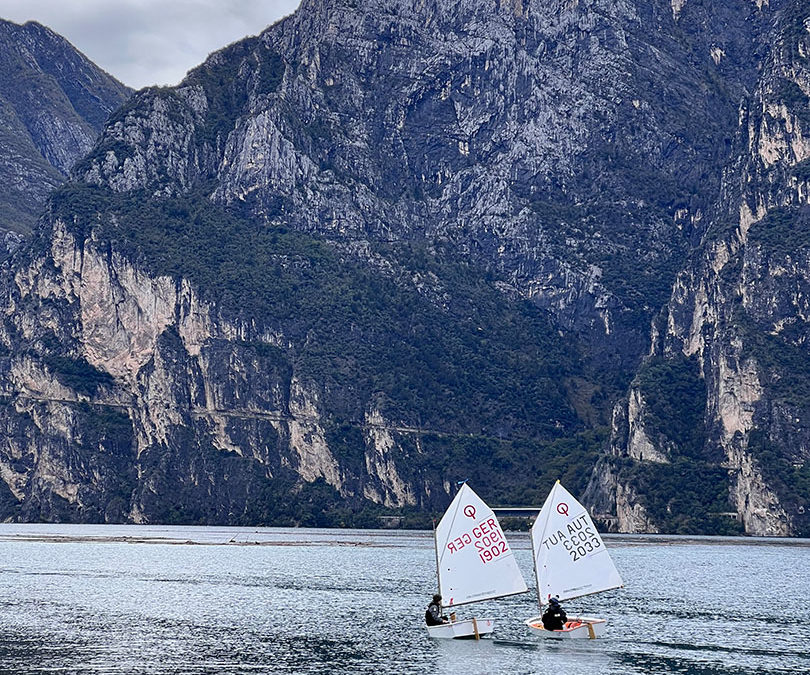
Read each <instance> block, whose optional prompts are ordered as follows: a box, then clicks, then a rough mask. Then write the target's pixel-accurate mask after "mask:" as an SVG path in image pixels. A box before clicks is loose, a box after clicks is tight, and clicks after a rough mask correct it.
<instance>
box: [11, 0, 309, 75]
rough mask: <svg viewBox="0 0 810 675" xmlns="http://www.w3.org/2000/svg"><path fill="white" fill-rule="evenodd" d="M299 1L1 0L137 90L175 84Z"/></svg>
mask: <svg viewBox="0 0 810 675" xmlns="http://www.w3.org/2000/svg"><path fill="white" fill-rule="evenodd" d="M298 4H299V1H298V0H171V1H167V0H3V1H2V3H0V17H2V18H4V19H8V20H9V21H14V22H16V23H24V22H26V21H29V20H33V21H38V22H39V23H41V24H43V25H45V26H48V28H51V29H52V30H54V31H56V32H57V33H59V34H60V35H62V36H64V37H65V38H67V39H68V40H69V41H70V42H71V43H72V44H73V45H74V46H75V47H76V48H77V49H79V51H81V52H82V53H84V54H85V55H86V56H87V57H88V58H89V59H90V60H91V61H93V62H94V63H95V64H96V65H98V66H100V67H101V68H103V69H104V70H106V71H107V72H108V73H110V74H111V75H113V76H115V77H117V78H118V79H119V80H121V81H122V82H123V83H124V84H127V85H129V86H130V87H134V88H136V89H139V88H141V87H144V86H148V85H152V84H162V85H174V84H177V83H178V82H179V81H180V80H181V79H182V78H183V76H184V75H185V74H186V72H187V71H188V70H190V69H191V68H193V67H195V66H197V65H199V64H200V63H202V62H203V61H204V60H205V58H206V56H208V54H210V53H211V52H213V51H216V50H217V49H220V48H221V47H224V46H225V45H228V44H230V43H231V42H235V41H236V40H240V39H241V38H243V37H246V36H247V35H257V34H258V33H260V32H261V31H262V30H264V29H265V28H266V27H267V26H269V25H271V24H273V23H275V22H276V21H278V19H280V18H282V17H283V16H286V15H288V14H291V13H292V12H294V11H295V9H296V8H297V6H298Z"/></svg>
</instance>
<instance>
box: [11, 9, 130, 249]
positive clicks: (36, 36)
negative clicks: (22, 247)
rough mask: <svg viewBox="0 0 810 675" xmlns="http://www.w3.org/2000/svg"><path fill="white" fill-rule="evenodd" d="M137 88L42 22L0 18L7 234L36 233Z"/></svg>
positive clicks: (17, 238)
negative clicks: (54, 194)
mask: <svg viewBox="0 0 810 675" xmlns="http://www.w3.org/2000/svg"><path fill="white" fill-rule="evenodd" d="M130 94H131V90H130V89H128V88H127V87H125V86H124V85H122V84H121V83H120V82H118V81H117V80H115V79H114V78H112V77H110V76H109V75H108V74H107V73H105V72H104V71H102V70H101V69H100V68H98V67H97V66H96V65H94V64H93V63H91V62H90V61H88V60H87V58H86V57H85V56H83V55H82V54H81V53H79V52H78V51H76V49H75V48H74V47H73V46H72V45H71V44H70V43H69V42H67V41H66V40H65V39H64V38H63V37H61V36H59V35H57V34H56V33H54V32H53V31H51V30H50V29H48V28H45V27H44V26H41V25H40V24H38V23H36V22H33V21H32V22H28V23H26V24H25V25H22V26H19V25H17V24H14V23H11V22H9V21H4V20H2V19H0V120H2V123H0V181H2V183H3V185H4V186H5V188H4V190H3V192H2V194H0V237H2V239H3V242H4V245H3V246H2V247H0V250H2V251H3V252H7V251H8V250H9V249H10V248H14V247H16V246H17V245H19V243H20V242H21V241H22V240H23V239H25V238H28V237H30V234H31V231H32V229H33V226H34V223H35V222H36V219H37V217H38V216H39V214H40V212H41V211H42V210H43V207H44V204H45V200H46V198H47V196H48V194H49V193H50V191H51V190H53V189H54V188H55V187H57V186H58V185H60V184H61V183H62V182H64V180H65V179H66V178H67V174H68V172H69V171H70V168H71V167H72V166H73V163H74V162H75V161H76V160H77V159H79V158H80V157H82V156H84V155H85V154H87V152H88V151H89V150H90V149H91V148H92V147H93V144H94V143H95V141H96V139H97V138H98V135H99V133H100V132H101V130H102V128H103V127H104V123H105V122H106V120H107V117H108V116H109V114H110V113H111V112H112V111H113V110H114V109H115V108H117V107H118V106H120V105H121V104H122V103H123V102H124V101H125V100H126V99H127V98H128V97H129V95H130Z"/></svg>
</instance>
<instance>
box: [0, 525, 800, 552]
mask: <svg viewBox="0 0 810 675" xmlns="http://www.w3.org/2000/svg"><path fill="white" fill-rule="evenodd" d="M507 536H508V537H509V539H510V540H511V542H512V545H513V546H514V547H515V548H517V549H524V548H525V549H528V548H529V547H530V544H529V536H528V533H527V532H507ZM603 537H604V539H605V542H606V544H607V545H608V546H609V547H615V546H622V547H623V546H684V545H691V546H706V545H709V546H749V545H753V546H794V547H795V546H798V547H808V548H810V539H798V538H788V537H784V538H782V537H723V536H701V535H674V534H604V535H603ZM5 542H40V543H58V544H76V543H103V544H107V543H118V544H164V545H172V546H178V545H185V546H369V547H406V546H407V547H413V546H417V547H422V546H424V547H426V548H428V547H430V546H432V545H433V534H432V532H431V531H429V530H391V529H382V530H356V529H339V528H335V529H325V528H292V527H233V526H206V525H131V524H130V525H88V524H53V523H0V544H2V543H5Z"/></svg>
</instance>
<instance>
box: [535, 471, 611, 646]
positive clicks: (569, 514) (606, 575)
mask: <svg viewBox="0 0 810 675" xmlns="http://www.w3.org/2000/svg"><path fill="white" fill-rule="evenodd" d="M531 540H532V555H533V557H534V576H535V579H536V580H537V600H538V602H539V603H540V610H541V614H542V610H543V606H544V605H545V604H547V603H548V601H549V599H550V598H552V597H556V598H557V599H558V600H560V601H562V600H571V599H573V598H579V597H582V596H583V595H592V594H594V593H601V592H602V591H608V590H611V589H614V588H620V587H621V586H622V585H623V584H622V578H621V576H619V572H618V570H617V569H616V566H615V565H614V564H613V560H611V558H610V554H609V553H608V551H607V549H606V548H605V544H604V542H603V541H602V538H601V537H600V536H599V532H597V530H596V527H595V526H594V524H593V521H592V520H591V517H590V516H589V515H588V512H587V511H586V510H585V507H584V506H582V504H580V503H579V502H578V501H577V500H576V499H574V497H573V496H572V495H571V493H570V492H568V490H566V489H565V488H564V487H563V486H562V485H561V484H560V481H557V482H556V483H555V484H554V487H553V488H551V492H550V493H549V495H548V497H547V498H546V501H545V503H544V504H543V508H542V510H541V511H540V514H539V515H538V516H537V519H536V520H535V521H534V525H532V529H531ZM605 624H606V622H605V619H599V618H596V617H588V616H580V617H568V622H567V623H566V624H565V627H564V628H563V630H554V631H550V630H546V629H545V628H543V621H542V620H541V618H540V616H536V617H534V618H533V619H528V620H527V621H526V625H527V626H529V628H530V629H531V630H532V631H534V632H536V633H538V634H540V635H542V636H544V637H561V638H591V639H593V638H595V637H599V636H600V635H602V634H604V632H605Z"/></svg>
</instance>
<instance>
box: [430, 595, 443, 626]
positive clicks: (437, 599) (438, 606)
mask: <svg viewBox="0 0 810 675" xmlns="http://www.w3.org/2000/svg"><path fill="white" fill-rule="evenodd" d="M425 623H426V624H427V625H428V626H441V625H442V624H443V623H447V617H446V616H442V596H441V595H439V594H438V593H436V594H435V595H434V596H433V600H432V601H431V603H430V604H429V605H428V607H427V609H426V610H425Z"/></svg>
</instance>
